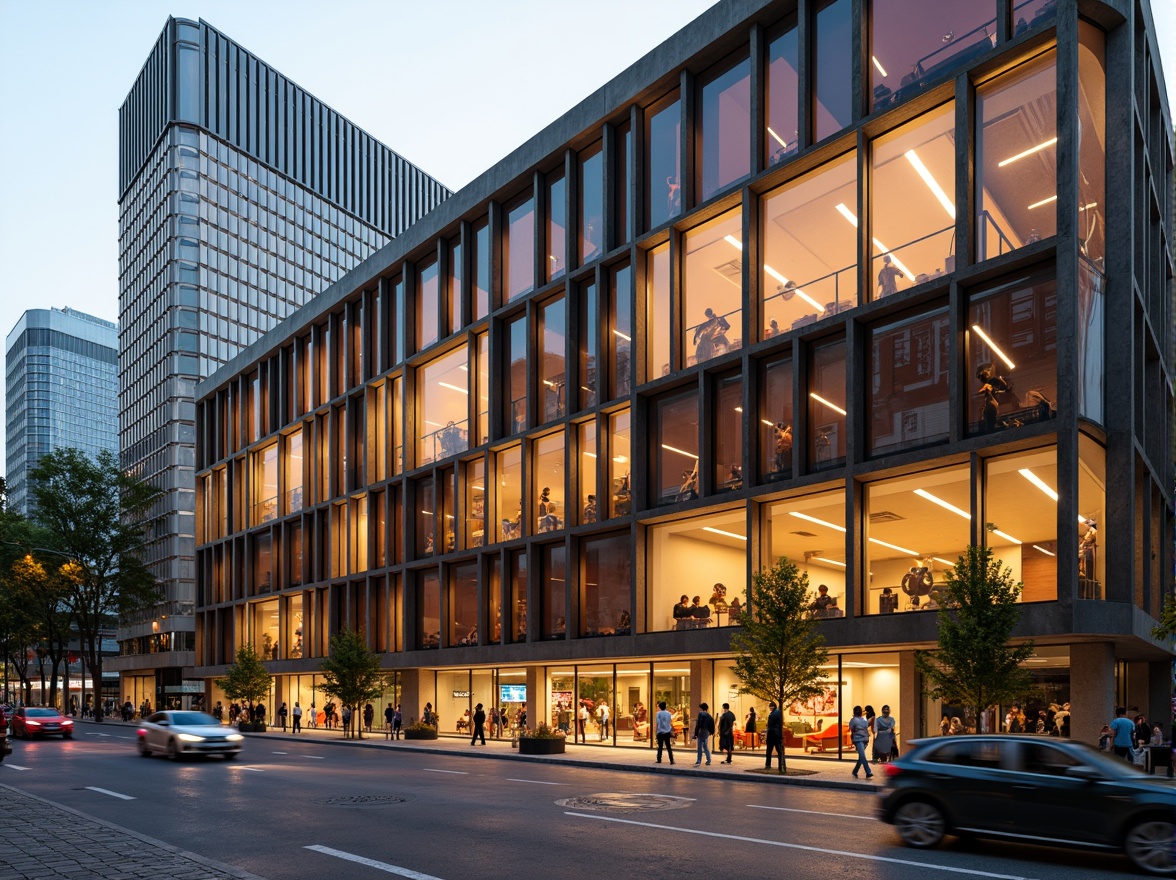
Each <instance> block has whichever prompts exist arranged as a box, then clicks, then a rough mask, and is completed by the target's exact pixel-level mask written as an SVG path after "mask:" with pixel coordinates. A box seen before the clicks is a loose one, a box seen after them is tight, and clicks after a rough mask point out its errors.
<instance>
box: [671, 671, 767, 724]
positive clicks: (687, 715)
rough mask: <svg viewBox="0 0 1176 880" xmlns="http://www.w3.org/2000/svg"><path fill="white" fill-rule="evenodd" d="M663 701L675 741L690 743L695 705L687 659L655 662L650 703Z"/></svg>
mask: <svg viewBox="0 0 1176 880" xmlns="http://www.w3.org/2000/svg"><path fill="white" fill-rule="evenodd" d="M661 702H665V704H666V709H667V711H669V713H670V721H671V724H672V726H673V733H674V741H675V742H680V743H681V744H682V745H687V744H689V742H690V733H691V728H690V722H691V717H692V713H693V707H692V706H691V705H690V666H689V664H688V663H686V662H685V661H682V660H679V661H677V662H674V661H667V662H662V663H654V664H653V697H652V698H651V699H650V703H651V705H652V706H654V707H656V706H657V705H658V704H659V703H661ZM655 711H656V709H654V708H651V709H650V712H655ZM765 717H766V716H765Z"/></svg>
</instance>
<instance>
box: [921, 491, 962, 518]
mask: <svg viewBox="0 0 1176 880" xmlns="http://www.w3.org/2000/svg"><path fill="white" fill-rule="evenodd" d="M915 494H916V495H918V496H919V497H920V498H926V499H927V500H928V501H930V502H931V503H932V504H938V505H939V506H940V507H942V508H943V509H944V510H950V511H951V512H952V513H954V514H955V515H956V516H962V517H963V518H964V519H971V518H972V514H970V513H968V512H967V511H966V510H961V509H960V508H958V507H956V506H955V505H954V504H948V503H947V502H946V501H944V500H943V499H942V498H936V497H935V496H934V495H932V494H931V493H930V492H928V491H927V490H926V489H916V490H915Z"/></svg>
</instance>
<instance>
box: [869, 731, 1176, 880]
mask: <svg viewBox="0 0 1176 880" xmlns="http://www.w3.org/2000/svg"><path fill="white" fill-rule="evenodd" d="M882 770H883V773H884V775H885V778H886V786H885V788H883V789H882V790H881V792H880V798H879V806H878V808H879V818H881V819H882V821H884V822H889V823H890V824H892V825H894V826H895V828H896V829H897V830H898V833H899V836H900V837H901V838H902V840H903V842H904V843H906V844H907V845H908V846H915V847H932V846H935V845H936V844H938V843H939V841H941V840H942V839H943V837H944V835H945V834H957V835H961V836H968V835H975V836H978V837H1002V838H1007V839H1010V840H1016V841H1018V842H1021V843H1041V844H1046V845H1051V846H1077V847H1091V848H1098V849H1112V850H1121V851H1123V852H1125V853H1126V854H1127V856H1128V858H1130V859H1131V861H1132V862H1134V863H1135V866H1136V867H1137V868H1139V869H1140V870H1142V871H1146V872H1147V873H1149V874H1159V875H1165V876H1173V875H1176V789H1174V788H1172V787H1171V786H1170V785H1168V784H1166V783H1161V782H1156V781H1153V780H1152V779H1151V777H1148V776H1145V775H1144V774H1143V773H1142V772H1141V771H1139V770H1138V769H1136V768H1135V767H1133V766H1132V765H1130V764H1128V763H1127V762H1126V761H1124V760H1123V759H1121V758H1116V757H1114V756H1113V755H1110V754H1109V753H1107V752H1099V751H1097V750H1096V749H1094V748H1093V747H1091V746H1089V745H1087V744H1085V743H1081V742H1073V741H1071V740H1067V739H1057V738H1053V737H1044V736H1007V735H1000V734H990V735H978V736H945V737H937V738H934V739H919V740H914V741H912V742H909V743H907V751H906V752H905V753H904V754H903V755H902V757H900V758H898V759H897V760H895V761H893V762H891V763H890V764H885V765H883V767H882Z"/></svg>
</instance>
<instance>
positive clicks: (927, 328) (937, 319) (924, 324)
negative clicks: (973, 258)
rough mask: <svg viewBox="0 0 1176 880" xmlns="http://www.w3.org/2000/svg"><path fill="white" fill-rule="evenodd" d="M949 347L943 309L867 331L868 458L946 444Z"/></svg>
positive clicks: (947, 323)
mask: <svg viewBox="0 0 1176 880" xmlns="http://www.w3.org/2000/svg"><path fill="white" fill-rule="evenodd" d="M950 342H951V321H950V317H949V316H948V311H947V309H946V308H942V309H936V310H935V311H933V312H931V313H929V314H925V315H919V316H917V317H914V318H903V319H902V320H900V321H895V322H894V323H891V324H886V325H884V326H881V327H875V328H873V329H871V331H870V385H869V390H868V394H869V400H870V421H869V422H868V423H867V424H868V431H869V438H868V440H869V446H870V452H871V454H873V455H879V454H883V453H886V452H890V451H894V450H898V449H909V448H911V447H914V446H925V445H927V444H929V443H938V442H941V441H944V440H947V439H948V436H949V434H950V430H949V424H948V423H949V415H948V392H949V389H948V374H949V373H950V372H951V355H950Z"/></svg>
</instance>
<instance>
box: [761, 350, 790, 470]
mask: <svg viewBox="0 0 1176 880" xmlns="http://www.w3.org/2000/svg"><path fill="white" fill-rule="evenodd" d="M762 375H763V379H762V381H761V382H760V393H761V395H762V396H761V399H760V404H759V412H760V418H759V425H758V430H759V432H760V437H761V440H760V476H761V478H763V479H765V480H780V479H785V478H787V477H790V476H792V406H793V404H792V359H791V358H781V359H780V360H775V361H770V362H768V363H766V364H764V367H763V374H762Z"/></svg>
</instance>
